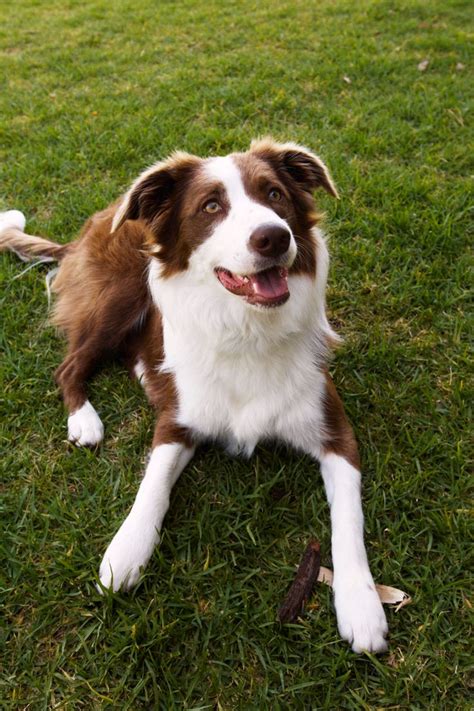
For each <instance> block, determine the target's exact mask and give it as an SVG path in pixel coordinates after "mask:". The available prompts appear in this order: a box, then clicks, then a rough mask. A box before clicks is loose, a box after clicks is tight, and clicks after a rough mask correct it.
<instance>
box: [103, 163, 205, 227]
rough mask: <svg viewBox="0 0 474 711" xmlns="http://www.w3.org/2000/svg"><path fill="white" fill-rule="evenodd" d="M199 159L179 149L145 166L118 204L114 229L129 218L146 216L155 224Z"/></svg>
mask: <svg viewBox="0 0 474 711" xmlns="http://www.w3.org/2000/svg"><path fill="white" fill-rule="evenodd" d="M200 163H201V159H200V158H198V157H197V156H193V155H191V154H189V153H181V152H178V153H173V154H172V155H171V156H170V157H169V158H167V159H166V160H164V161H161V162H160V163H155V165H152V166H151V167H150V168H148V169H147V170H145V171H144V172H143V173H142V174H141V175H139V176H138V178H137V179H136V180H135V182H134V183H133V185H132V186H131V188H130V189H129V190H128V192H126V193H125V195H124V197H123V199H122V201H121V203H120V204H119V206H118V208H117V211H116V213H115V215H114V219H113V221H112V232H115V231H116V230H118V228H119V227H120V226H121V225H122V224H123V223H124V222H125V221H126V220H145V221H146V222H148V223H149V224H150V225H152V226H153V223H154V222H155V221H156V220H157V218H158V217H159V216H160V215H162V214H163V212H165V211H166V209H167V208H168V207H170V204H171V202H172V198H173V196H174V195H176V193H177V192H179V188H180V186H182V185H183V182H184V181H185V179H186V178H189V176H190V174H191V173H192V172H193V171H194V170H195V169H196V168H197V167H198V166H199V164H200Z"/></svg>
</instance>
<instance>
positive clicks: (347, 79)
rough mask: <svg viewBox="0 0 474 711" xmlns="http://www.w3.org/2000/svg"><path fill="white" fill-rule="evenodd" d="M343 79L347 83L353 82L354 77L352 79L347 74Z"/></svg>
mask: <svg viewBox="0 0 474 711" xmlns="http://www.w3.org/2000/svg"><path fill="white" fill-rule="evenodd" d="M342 81H345V82H346V84H352V79H350V78H349V77H348V76H347V75H346V74H344V76H343V77H342Z"/></svg>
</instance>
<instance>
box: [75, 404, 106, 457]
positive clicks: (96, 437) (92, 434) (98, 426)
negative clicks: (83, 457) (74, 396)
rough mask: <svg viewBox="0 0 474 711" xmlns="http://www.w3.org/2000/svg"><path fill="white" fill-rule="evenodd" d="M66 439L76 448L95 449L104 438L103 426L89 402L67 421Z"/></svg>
mask: <svg viewBox="0 0 474 711" xmlns="http://www.w3.org/2000/svg"><path fill="white" fill-rule="evenodd" d="M67 429H68V439H69V440H70V441H71V442H74V444H76V445H77V446H78V447H95V446H96V445H97V444H99V442H102V440H103V438H104V425H103V424H102V421H101V419H100V417H99V415H98V414H97V412H96V411H95V410H94V408H93V407H92V405H91V404H90V402H89V400H86V401H85V403H84V404H83V405H82V407H80V408H79V410H76V412H73V413H72V415H69V417H68V421H67Z"/></svg>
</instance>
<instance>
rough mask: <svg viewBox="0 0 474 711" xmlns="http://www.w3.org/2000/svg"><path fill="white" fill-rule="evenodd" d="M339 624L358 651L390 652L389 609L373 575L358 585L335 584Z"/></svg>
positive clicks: (345, 636)
mask: <svg viewBox="0 0 474 711" xmlns="http://www.w3.org/2000/svg"><path fill="white" fill-rule="evenodd" d="M334 590H335V604H336V614H337V625H338V628H339V633H340V635H341V637H343V639H346V640H347V641H348V642H349V644H351V646H352V649H353V651H354V652H357V653H360V652H363V651H366V652H371V653H372V654H381V653H382V652H386V651H387V648H388V645H387V640H386V636H387V633H388V625H387V620H386V618H385V612H384V610H383V607H382V603H381V602H380V598H379V596H378V594H377V591H376V589H375V585H374V583H373V581H372V580H371V578H369V579H368V580H367V579H364V580H362V581H360V582H358V583H356V584H353V583H352V584H349V583H345V584H342V585H341V584H339V585H338V584H337V583H336V582H335V584H334Z"/></svg>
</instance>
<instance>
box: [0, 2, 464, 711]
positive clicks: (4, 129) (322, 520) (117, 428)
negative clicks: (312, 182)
mask: <svg viewBox="0 0 474 711" xmlns="http://www.w3.org/2000/svg"><path fill="white" fill-rule="evenodd" d="M1 7H2V22H1V23H0V48H1V63H2V70H3V73H4V75H5V77H6V81H5V84H4V87H3V89H2V91H1V93H0V103H1V112H0V130H1V133H2V138H1V156H0V158H1V160H0V163H1V168H2V170H1V177H0V186H1V194H0V201H1V202H0V208H1V207H18V208H20V209H22V210H24V212H25V213H26V214H27V216H28V218H29V224H28V227H29V229H30V230H31V231H35V232H37V233H39V234H42V235H45V236H51V237H52V238H54V239H58V240H60V241H67V240H69V239H72V238H73V237H74V235H75V234H76V233H77V231H78V229H79V228H80V226H81V223H82V222H83V220H84V219H85V218H86V217H87V216H88V215H90V214H91V213H92V212H93V211H94V210H97V209H99V208H102V207H103V206H105V205H107V203H108V202H109V201H111V200H112V199H115V197H116V196H117V195H118V194H119V193H120V192H121V191H122V190H123V189H124V188H125V187H126V186H127V184H128V183H129V182H130V181H131V180H132V179H133V178H134V177H135V176H136V174H137V173H138V172H139V171H140V170H141V169H142V168H143V167H144V166H146V165H147V164H148V163H150V162H151V161H154V160H156V159H157V158H159V157H162V156H164V155H166V154H167V153H168V152H169V151H171V150H173V149H175V148H181V149H186V150H189V151H192V152H195V153H198V154H212V153H226V152H228V151H230V150H238V149H243V148H245V147H246V146H247V145H248V143H249V141H250V139H251V138H252V137H254V136H256V135H261V134H267V133H271V134H273V135H274V136H275V137H277V138H279V139H283V140H290V139H291V140H297V141H300V142H303V143H305V144H307V145H309V146H311V147H312V148H313V149H314V150H316V151H317V152H319V153H320V154H321V155H322V157H323V158H324V160H325V161H326V162H327V163H328V165H329V166H330V168H331V170H332V173H333V176H334V178H335V181H336V184H337V185H338V187H339V189H340V192H341V196H342V199H341V200H340V201H339V202H338V203H337V204H336V203H335V202H333V201H331V199H330V198H329V197H326V196H323V195H322V196H321V197H320V204H321V207H322V208H323V209H325V210H326V211H327V213H328V217H327V226H328V231H329V233H330V235H331V251H332V255H333V262H332V270H331V276H330V288H329V307H330V314H331V318H332V320H333V322H334V323H335V324H336V326H337V328H338V330H339V332H340V333H341V334H342V335H343V336H344V337H345V345H344V346H343V347H342V349H341V350H340V351H339V352H338V354H337V357H336V359H335V361H334V364H333V367H332V370H333V373H334V378H335V380H336V383H337V385H338V387H339V389H340V391H341V393H342V394H343V398H344V401H345V404H346V407H347V410H348V412H349V415H350V417H351V419H352V421H353V423H354V426H355V429H356V432H357V436H358V439H359V442H360V447H361V453H362V459H363V463H364V472H365V474H364V476H365V479H364V480H365V486H364V507H365V513H366V531H367V544H368V550H369V557H370V560H371V565H372V569H373V571H374V574H375V577H376V578H377V579H378V580H379V581H381V582H386V583H389V584H394V585H397V586H400V587H402V588H403V589H405V590H407V591H408V592H409V593H410V594H411V595H413V598H414V602H413V604H412V605H411V606H409V607H407V608H405V609H403V610H401V611H400V612H399V613H397V614H395V612H394V611H393V610H391V611H388V617H389V623H390V629H391V642H390V654H389V655H386V656H383V657H381V658H378V659H374V658H370V657H369V656H361V657H357V656H356V655H354V654H353V653H352V652H351V651H350V650H349V648H348V647H347V645H346V644H345V643H343V642H341V641H340V640H339V638H338V635H337V632H336V623H335V616H334V611H333V609H332V604H331V596H330V591H329V590H328V589H327V588H323V587H319V588H318V589H317V591H316V594H315V596H314V599H313V603H314V604H313V605H312V609H311V611H310V612H309V613H308V614H307V615H305V617H304V619H303V620H302V621H300V622H298V623H297V624H294V625H292V626H288V627H286V628H281V627H280V626H279V624H278V623H277V622H276V611H277V609H278V605H279V603H280V601H281V600H282V598H283V596H284V594H285V591H286V589H287V587H288V585H289V583H290V581H291V579H292V576H293V572H294V566H295V564H296V563H297V561H298V558H299V556H300V554H301V552H302V550H303V548H304V545H305V542H306V541H307V539H308V537H309V536H310V535H315V536H317V537H318V538H319V539H320V540H321V543H322V547H323V562H324V563H325V564H328V565H330V556H329V546H330V531H329V526H328V523H329V521H328V519H329V516H328V509H327V505H326V503H325V500H324V495H323V489H322V486H321V483H320V477H319V473H318V471H317V467H316V466H315V465H314V464H313V463H312V462H311V461H309V460H308V459H306V458H300V457H298V456H297V455H295V454H294V453H290V452H287V451H285V450H283V449H276V450H274V449H273V448H270V447H268V448H266V447H265V448H264V447H262V448H259V449H258V451H257V453H256V455H255V456H254V457H253V458H252V459H251V460H250V461H249V462H245V461H241V460H233V459H229V458H227V457H226V456H224V454H223V453H221V452H219V451H216V450H215V449H214V448H205V449H203V450H202V451H200V453H199V454H198V455H197V457H196V458H195V460H194V461H193V462H192V464H191V465H190V466H189V467H188V468H187V470H186V472H185V473H184V474H183V476H182V478H181V480H180V482H179V484H178V485H177V486H176V489H175V492H174V496H173V500H172V506H171V509H170V512H169V514H168V516H167V519H166V522H165V530H164V536H163V541H162V544H161V546H160V547H159V549H158V550H157V552H156V554H155V555H154V557H153V559H152V562H151V564H150V566H149V568H148V570H147V573H146V575H145V577H144V579H143V581H142V583H141V584H140V586H139V587H138V589H137V590H136V591H135V592H134V593H133V594H131V595H129V596H126V595H116V596H110V597H109V598H107V599H102V598H101V597H100V596H99V595H98V593H97V592H96V591H95V588H94V583H95V581H96V574H97V568H98V564H99V561H100V558H101V556H102V553H103V552H104V550H105V547H106V545H107V543H108V542H109V541H110V539H111V536H112V534H113V533H114V532H115V530H116V528H117V527H118V525H119V524H120V522H121V521H122V519H123V517H124V515H125V513H126V512H127V510H128V508H129V506H130V505H131V503H132V501H133V498H134V494H135V491H136V489H137V483H138V475H139V473H140V471H141V469H142V466H143V461H144V455H145V452H146V449H147V447H148V446H149V443H150V438H151V431H152V422H153V419H152V415H151V413H150V412H149V410H148V408H147V406H146V403H145V402H144V398H143V395H142V393H141V391H140V388H139V387H138V385H136V384H134V383H132V382H130V381H128V380H127V378H126V377H125V376H124V374H123V373H122V372H121V371H120V370H119V369H118V368H117V369H112V370H111V371H108V372H105V373H103V374H101V375H100V376H99V377H98V378H97V380H96V381H95V382H94V385H93V387H92V401H93V402H94V404H96V406H97V408H98V410H99V412H100V413H101V415H102V417H103V419H104V421H105V425H106V434H107V437H106V441H105V443H104V445H103V447H102V448H101V449H100V451H99V452H98V453H96V454H94V453H91V452H89V451H86V450H77V449H74V448H72V447H70V446H68V445H67V443H66V442H65V415H64V413H63V409H62V405H61V402H60V399H59V397H58V393H57V391H56V388H55V386H54V384H53V381H52V372H53V370H54V368H55V367H56V366H57V365H58V364H59V362H60V360H61V354H62V350H63V347H64V346H63V343H62V342H61V341H60V340H59V339H58V338H57V337H56V336H55V334H54V332H53V331H52V329H51V328H50V327H48V325H47V303H46V297H45V293H44V282H43V277H44V270H42V269H41V268H39V269H36V270H32V271H30V272H28V273H27V274H25V275H23V276H22V277H21V278H16V277H17V276H18V274H19V273H20V271H21V269H22V266H21V265H20V263H19V262H17V261H15V259H14V258H13V257H12V256H10V255H4V256H2V258H1V261H0V266H1V271H0V273H1V279H2V287H1V301H2V350H3V358H2V380H3V382H2V393H1V403H2V412H1V415H2V417H1V422H2V432H1V439H0V442H1V447H2V466H3V483H2V524H3V533H2V546H3V562H2V566H1V574H0V575H1V577H2V579H3V585H2V588H3V600H2V605H3V616H4V624H3V625H2V628H3V631H2V642H3V653H2V661H3V667H2V687H1V690H0V699H1V700H2V701H1V705H2V708H9V709H10V708H11V709H35V710H36V709H53V708H61V709H94V710H96V709H109V708H110V709H167V710H168V709H189V710H191V709H222V710H226V711H227V710H234V709H269V708H270V709H319V708H324V709H413V710H418V709H427V708H428V709H468V708H471V704H472V699H471V700H469V688H470V687H472V685H473V677H472V675H471V674H470V672H469V664H470V656H469V651H470V650H469V633H470V630H469V616H470V613H471V604H470V602H469V599H468V594H469V588H468V583H469V571H470V565H469V553H470V550H471V547H470V545H469V538H470V536H471V535H472V528H470V526H469V518H468V514H469V508H468V506H469V505H468V498H467V471H468V469H467V462H468V444H469V429H468V422H469V418H468V415H469V413H468V409H469V385H470V382H471V383H472V381H470V375H471V372H470V368H469V365H470V362H469V356H468V333H469V332H468V325H467V324H468V313H467V298H468V287H469V279H468V267H469V261H468V256H467V249H466V247H467V241H468V228H469V221H468V218H469V212H468V209H469V186H470V183H469V181H470V178H472V173H473V167H472V163H471V164H470V160H471V159H472V154H473V150H472V149H473V145H472V131H471V130H470V128H469V116H468V108H469V100H470V99H471V98H472V92H471V93H470V89H471V87H472V66H473V61H474V60H473V56H472V52H471V53H470V51H469V24H470V17H471V10H472V8H470V3H469V2H468V0H458V1H453V0H443V1H441V0H431V1H430V2H429V3H428V2H422V1H419V2H409V1H408V0H406V1H396V0H395V1H393V2H388V1H383V2H368V1H367V0H360V2H358V3H354V2H350V1H349V0H344V1H333V2H331V1H330V0H320V1H318V2H316V1H315V0H291V1H289V0H288V1H286V2H285V1H284V0H275V1H273V2H267V1H265V2H257V0H253V1H252V0H242V1H239V2H236V1H228V2H226V3H221V2H217V0H207V2H203V1H198V0H195V1H191V0H184V1H182V2H164V1H163V2H159V3H158V2H155V3H153V2H150V1H146V0H136V1H135V2H129V1H127V0H114V2H105V0H95V1H94V0H83V1H82V2H78V1H77V0H69V1H68V2H59V1H41V2H40V1H39V0H30V1H28V2H26V1H24V0H17V2H15V3H7V2H5V1H4V2H2V3H1ZM471 41H472V36H471ZM471 47H472V44H471ZM424 59H429V65H428V68H427V69H426V71H424V72H421V71H420V70H419V69H418V68H417V65H418V64H419V63H420V62H421V61H422V60H424ZM459 63H460V64H462V65H464V68H462V67H461V68H459V67H458V68H456V65H458V64H459ZM344 76H347V77H349V79H350V81H351V83H347V82H346V81H345V80H344V79H343V77H344ZM471 187H472V185H471ZM471 195H472V193H471ZM471 396H472V391H471ZM471 569H472V568H471Z"/></svg>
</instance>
